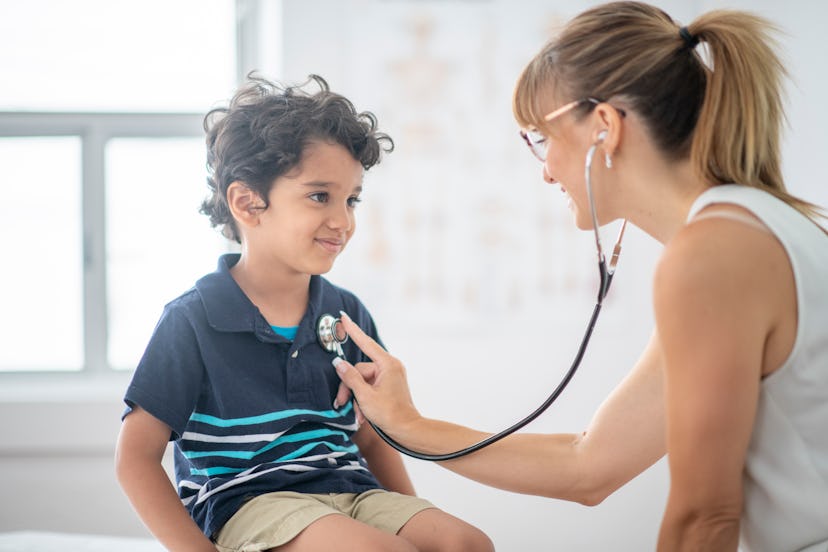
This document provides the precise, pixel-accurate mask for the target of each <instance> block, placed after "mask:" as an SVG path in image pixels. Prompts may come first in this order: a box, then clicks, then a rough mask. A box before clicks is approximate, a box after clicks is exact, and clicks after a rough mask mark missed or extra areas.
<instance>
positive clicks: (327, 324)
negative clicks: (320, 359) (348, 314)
mask: <svg viewBox="0 0 828 552" xmlns="http://www.w3.org/2000/svg"><path fill="white" fill-rule="evenodd" d="M341 324H342V322H341V321H340V320H339V318H337V317H335V316H334V315H332V314H327V313H326V314H323V315H322V316H320V317H319V320H318V321H317V322H316V338H317V339H318V340H319V345H321V346H322V348H323V349H325V350H326V351H328V352H329V353H336V355H337V356H339V357H342V358H345V353H344V352H343V351H342V345H344V344H345V343H346V342H347V341H348V334H347V333H346V332H345V329H344V328H343V327H342V325H341Z"/></svg>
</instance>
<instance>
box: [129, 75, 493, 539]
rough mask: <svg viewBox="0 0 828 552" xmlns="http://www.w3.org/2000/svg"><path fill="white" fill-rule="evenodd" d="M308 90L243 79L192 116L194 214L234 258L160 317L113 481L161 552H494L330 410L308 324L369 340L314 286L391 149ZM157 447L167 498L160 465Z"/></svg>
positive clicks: (351, 300)
mask: <svg viewBox="0 0 828 552" xmlns="http://www.w3.org/2000/svg"><path fill="white" fill-rule="evenodd" d="M311 81H312V82H313V83H315V84H316V85H317V86H318V87H319V90H318V91H316V92H314V93H311V92H309V91H307V90H305V88H304V86H296V87H281V86H277V85H275V84H273V83H270V82H268V81H266V80H264V79H261V78H257V77H251V78H250V79H249V80H248V82H247V83H246V85H245V86H243V87H242V88H241V89H240V90H239V91H238V92H237V93H236V94H235V96H234V97H233V98H232V99H231V101H230V103H229V106H227V107H222V108H217V109H213V110H212V111H211V112H210V113H208V114H207V116H206V117H205V130H206V132H207V148H208V152H207V153H208V155H207V164H208V169H209V172H210V176H209V178H208V183H209V187H210V190H211V196H210V197H209V198H208V199H207V200H205V202H204V204H203V205H202V212H203V213H204V214H206V215H209V217H210V221H211V222H212V224H213V226H220V227H221V228H222V232H223V233H224V235H225V236H227V237H228V238H230V239H234V240H236V241H238V242H239V243H240V244H241V254H228V255H224V256H222V257H221V258H220V259H219V263H218V269H217V270H216V272H213V273H211V274H208V275H206V276H204V277H203V278H201V279H200V280H198V281H197V282H196V284H195V287H193V288H192V289H191V290H189V291H187V292H186V293H184V294H183V295H181V296H180V297H178V298H177V299H175V300H174V301H172V302H171V303H169V304H168V305H166V307H165V308H164V312H163V315H162V316H161V319H160V321H159V322H158V325H157V326H156V328H155V331H154V333H153V335H152V338H151V339H150V342H149V344H148V346H147V349H146V351H145V353H144V355H143V357H142V359H141V361H140V363H139V364H138V367H137V368H136V370H135V374H134V376H133V379H132V382H131V384H130V385H129V388H128V389H127V391H126V395H125V399H124V400H125V402H126V404H127V410H126V412H125V414H124V418H123V425H122V428H121V434H120V436H119V439H118V445H117V453H116V465H117V475H118V479H119V481H120V483H121V486H122V487H123V489H124V491H125V492H126V494H127V496H128V497H129V499H130V501H131V502H132V504H133V506H134V508H135V510H136V511H137V512H138V515H139V516H140V517H141V519H142V520H143V521H144V523H145V524H146V526H147V527H148V528H149V529H150V531H151V532H152V533H153V534H154V535H155V536H156V537H157V538H158V540H159V541H160V542H161V543H162V544H163V545H164V546H166V547H167V548H168V549H169V550H173V551H185V550H186V551H196V550H198V551H201V550H204V551H207V550H210V551H215V550H220V551H242V550H243V551H261V550H278V551H289V550H325V551H329V550H359V551H362V552H365V551H372V550H376V551H380V550H382V551H388V550H401V551H402V550H406V551H415V550H422V551H425V550H458V551H460V550H462V551H476V550H481V551H483V550H487V551H488V550H493V546H492V543H491V541H490V540H489V538H488V537H487V536H486V535H485V534H484V533H482V532H481V531H480V530H478V529H476V528H475V527H473V526H471V525H469V524H467V523H466V522H464V521H462V520H460V519H457V518H456V517H453V516H451V515H449V514H447V513H445V512H443V511H441V510H439V509H437V508H435V507H434V506H433V505H432V504H430V503H429V502H427V501H425V500H423V499H420V498H417V497H416V496H415V495H414V488H413V486H412V484H411V481H410V479H409V477H408V474H407V473H406V470H405V467H404V465H403V462H402V459H401V458H400V456H399V455H398V454H397V452H396V451H394V450H393V449H391V448H390V447H389V446H387V445H386V444H385V443H384V442H383V441H381V440H380V439H379V437H378V436H377V435H376V433H375V432H374V431H373V430H372V429H371V427H370V425H368V424H365V425H364V426H362V427H359V424H358V423H357V418H356V415H355V411H354V404H353V402H352V401H351V400H348V399H344V397H345V395H340V397H343V398H337V391H338V388H339V378H338V377H337V376H336V373H335V371H334V369H333V367H332V365H331V360H332V359H333V357H334V353H330V352H328V351H326V350H324V349H323V348H322V347H320V346H319V344H318V342H317V335H316V324H317V320H318V319H319V317H320V316H322V315H323V314H325V313H338V312H339V311H341V310H342V311H346V312H348V313H349V314H350V315H351V317H352V318H353V319H354V320H355V321H356V322H357V323H358V324H359V325H360V326H361V327H362V328H366V329H367V330H368V331H369V333H370V334H371V335H372V337H373V338H374V339H378V336H377V332H376V329H375V327H374V324H373V320H372V319H371V316H370V314H369V313H368V311H367V310H366V309H365V307H364V306H363V305H362V303H361V302H360V301H359V299H357V298H356V297H355V296H354V295H353V294H351V293H349V292H348V291H345V290H343V289H341V288H338V287H336V286H334V285H333V284H331V283H330V282H328V281H327V280H326V279H325V278H323V277H322V276H320V275H321V274H324V273H326V272H328V271H329V270H330V269H331V267H332V266H333V263H334V261H335V260H336V258H337V256H338V255H339V254H340V253H341V252H342V250H343V249H344V248H345V246H346V245H347V244H348V241H349V240H350V238H351V236H352V235H353V233H354V228H355V217H354V209H355V207H356V205H357V203H358V202H359V201H360V192H361V191H362V177H363V172H364V171H365V170H367V169H369V168H370V167H372V166H373V165H375V164H376V163H378V162H379V161H380V157H381V155H382V153H383V151H385V152H389V151H391V150H392V149H393V142H392V141H391V139H390V138H389V137H388V136H387V135H385V134H383V133H380V132H378V131H377V128H376V119H375V117H374V116H373V114H371V113H368V112H363V113H357V112H356V110H355V109H354V106H353V105H352V104H351V102H350V101H349V100H347V99H346V98H344V97H343V96H341V95H339V94H335V93H332V92H330V91H329V89H328V86H327V83H326V82H325V81H324V80H323V79H322V78H320V77H317V76H312V77H311ZM343 348H344V353H345V356H346V357H347V358H348V359H349V360H351V361H352V362H359V361H362V360H367V359H365V358H364V357H363V356H362V353H361V352H360V351H359V349H358V348H357V347H355V346H354V345H353V344H352V343H345V344H344V345H343ZM340 402H344V404H340ZM170 440H171V441H173V443H174V460H175V476H176V482H177V491H176V489H175V488H173V486H172V485H171V484H170V481H169V479H168V478H167V476H166V473H165V472H164V470H163V467H162V464H161V460H162V456H163V454H164V451H165V449H166V446H167V443H168V441H170Z"/></svg>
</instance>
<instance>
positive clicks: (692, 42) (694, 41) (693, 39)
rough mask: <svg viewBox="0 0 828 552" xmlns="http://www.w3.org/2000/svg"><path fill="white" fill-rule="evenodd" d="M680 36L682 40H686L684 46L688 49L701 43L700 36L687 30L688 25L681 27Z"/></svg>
mask: <svg viewBox="0 0 828 552" xmlns="http://www.w3.org/2000/svg"><path fill="white" fill-rule="evenodd" d="M679 36H680V37H681V39H682V40H684V47H685V48H687V49H688V50H692V49H693V48H695V47H696V46H698V44H699V37H697V36H696V35H692V34H690V31H688V30H687V27H682V28H680V29H679Z"/></svg>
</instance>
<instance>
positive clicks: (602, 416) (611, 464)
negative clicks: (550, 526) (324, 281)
mask: <svg viewBox="0 0 828 552" xmlns="http://www.w3.org/2000/svg"><path fill="white" fill-rule="evenodd" d="M343 320H345V322H344V324H345V328H346V330H347V331H348V333H349V335H350V336H351V337H352V339H353V340H354V341H355V342H356V343H357V345H359V346H360V348H361V349H362V350H363V352H364V353H365V354H366V355H368V357H369V358H371V359H372V360H373V362H371V363H361V364H358V365H357V366H356V367H352V366H351V365H350V364H348V363H345V362H343V363H340V364H339V366H338V367H337V369H338V371H339V373H340V377H341V378H342V379H343V381H344V382H345V383H346V384H348V385H349V386H350V387H351V389H352V390H353V392H354V394H355V395H356V397H357V399H358V401H359V403H360V406H361V408H362V411H363V413H364V414H365V415H366V417H367V418H368V419H371V420H373V421H374V422H375V423H376V424H377V425H378V426H380V427H382V428H383V429H384V430H385V431H386V432H387V433H389V435H391V436H392V437H394V438H395V439H397V440H398V441H400V442H401V443H403V444H405V445H407V446H409V447H410V448H412V449H415V450H418V451H421V452H425V453H435V454H440V453H445V452H450V451H453V450H457V449H460V448H463V447H465V446H468V445H470V444H473V443H476V442H478V441H480V440H481V439H484V438H486V437H488V436H489V434H487V433H484V432H480V431H476V430H473V429H470V428H467V427H463V426H460V425H457V424H452V423H449V422H444V421H440V420H433V419H428V418H424V417H422V416H421V415H420V414H419V412H417V410H416V408H415V407H414V405H413V401H412V400H411V397H410V393H409V390H408V386H407V383H406V380H405V368H404V367H403V365H402V364H401V363H400V362H399V361H398V360H397V359H395V358H394V357H392V356H391V355H389V354H388V353H387V352H385V351H384V350H383V349H382V348H381V347H380V346H379V345H377V344H376V342H374V341H373V340H371V339H370V337H368V336H366V335H365V334H364V333H362V332H361V330H359V328H358V327H356V326H355V325H354V324H353V323H352V322H351V321H350V320H346V319H345V318H344V317H343ZM366 380H367V381H366ZM663 418H664V416H663V386H662V376H661V358H660V352H659V347H658V342H657V339H655V338H653V339H652V340H651V342H650V344H649V345H648V347H647V349H646V350H645V352H644V354H643V355H642V357H641V359H640V360H639V362H638V363H637V364H636V366H635V368H634V369H633V371H632V372H631V373H630V374H629V375H628V376H627V377H626V378H625V380H624V381H623V382H622V383H621V384H620V385H619V386H618V387H617V388H616V389H615V390H614V391H613V393H612V394H611V395H610V396H609V397H608V398H607V400H606V401H605V402H604V404H603V405H602V406H601V408H600V409H599V410H598V412H597V413H596V415H595V417H594V418H593V420H592V422H591V423H590V425H589V427H588V428H587V430H586V431H585V432H583V433H580V434H550V435H546V434H529V433H519V434H515V435H512V436H510V437H507V438H505V439H503V440H501V441H498V442H497V443H495V444H493V445H491V446H489V447H486V448H484V449H482V450H480V451H477V452H475V453H473V454H470V455H468V456H465V457H462V458H458V459H455V460H450V461H446V462H442V463H441V464H442V465H443V466H444V467H446V468H448V469H450V470H452V471H454V472H456V473H458V474H460V475H463V476H465V477H468V478H471V479H474V480H476V481H479V482H481V483H484V484H486V485H490V486H493V487H498V488H501V489H506V490H510V491H514V492H520V493H526V494H535V495H542V496H548V497H554V498H561V499H566V500H573V501H577V502H581V503H584V504H597V503H598V502H600V501H601V500H603V499H604V498H605V497H606V496H607V495H609V494H610V493H612V492H613V491H615V490H616V489H617V488H618V487H620V486H621V485H623V484H624V483H626V482H627V481H629V480H630V479H632V478H633V477H635V476H636V475H638V474H639V473H641V472H642V471H643V470H645V469H646V468H647V467H648V466H650V465H651V464H653V463H654V462H655V461H656V460H658V459H659V458H660V457H661V456H662V455H663V454H664V451H665V442H664V425H663Z"/></svg>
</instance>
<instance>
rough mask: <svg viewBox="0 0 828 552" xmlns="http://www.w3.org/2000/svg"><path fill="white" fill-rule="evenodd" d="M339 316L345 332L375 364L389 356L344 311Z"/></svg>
mask: <svg viewBox="0 0 828 552" xmlns="http://www.w3.org/2000/svg"><path fill="white" fill-rule="evenodd" d="M339 314H340V316H341V318H340V320H341V321H342V325H343V326H344V327H345V331H346V332H348V335H349V336H350V337H351V339H353V340H354V343H356V344H357V347H359V348H360V349H361V350H362V352H363V353H365V355H366V356H368V358H370V359H371V360H373V361H374V362H377V361H378V360H380V359H382V358H385V357H387V356H388V352H387V351H386V350H385V349H383V348H382V347H381V346H380V344H379V343H377V342H376V341H374V340H373V339H372V338H371V336H369V335H368V334H366V333H365V332H363V331H362V328H360V327H359V326H357V324H356V323H355V322H354V321H353V320H351V317H350V316H348V315H347V314H346V313H345V312H343V311H339Z"/></svg>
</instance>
